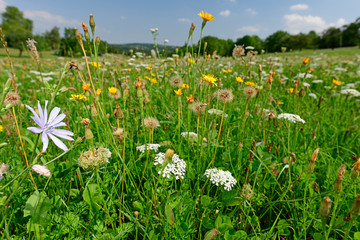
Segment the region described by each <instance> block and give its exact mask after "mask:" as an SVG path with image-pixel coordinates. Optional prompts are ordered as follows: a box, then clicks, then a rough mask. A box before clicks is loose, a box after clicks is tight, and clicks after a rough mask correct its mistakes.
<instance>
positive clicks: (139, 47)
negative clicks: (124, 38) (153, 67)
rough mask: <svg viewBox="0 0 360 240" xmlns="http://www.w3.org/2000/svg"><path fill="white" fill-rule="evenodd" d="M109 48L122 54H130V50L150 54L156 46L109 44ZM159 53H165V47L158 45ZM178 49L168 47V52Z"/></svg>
mask: <svg viewBox="0 0 360 240" xmlns="http://www.w3.org/2000/svg"><path fill="white" fill-rule="evenodd" d="M109 46H111V47H114V48H117V49H119V50H120V52H122V53H128V52H129V50H130V49H132V50H134V53H135V52H150V51H151V49H155V48H154V44H152V43H126V44H109ZM158 48H159V51H163V50H164V49H165V46H164V45H158ZM175 48H177V46H167V50H168V52H172V51H174V50H175Z"/></svg>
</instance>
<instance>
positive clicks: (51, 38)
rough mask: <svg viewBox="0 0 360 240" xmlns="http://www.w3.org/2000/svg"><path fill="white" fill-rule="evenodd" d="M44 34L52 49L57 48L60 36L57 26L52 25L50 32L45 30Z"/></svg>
mask: <svg viewBox="0 0 360 240" xmlns="http://www.w3.org/2000/svg"><path fill="white" fill-rule="evenodd" d="M44 36H45V39H46V40H47V42H48V44H49V45H50V47H51V49H52V50H56V49H59V47H60V40H61V38H60V29H59V28H58V27H53V29H51V30H50V32H49V31H46V32H45V34H44Z"/></svg>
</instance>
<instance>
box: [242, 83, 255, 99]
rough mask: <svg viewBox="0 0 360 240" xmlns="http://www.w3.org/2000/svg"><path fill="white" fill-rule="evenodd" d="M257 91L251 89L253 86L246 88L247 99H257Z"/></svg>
mask: <svg viewBox="0 0 360 240" xmlns="http://www.w3.org/2000/svg"><path fill="white" fill-rule="evenodd" d="M256 93H257V91H256V89H255V88H254V87H251V86H247V87H245V88H244V95H245V96H246V97H248V98H249V97H255V96H256Z"/></svg>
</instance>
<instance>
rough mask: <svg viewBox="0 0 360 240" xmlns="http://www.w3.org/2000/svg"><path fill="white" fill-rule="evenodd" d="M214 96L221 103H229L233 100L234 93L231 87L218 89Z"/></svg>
mask: <svg viewBox="0 0 360 240" xmlns="http://www.w3.org/2000/svg"><path fill="white" fill-rule="evenodd" d="M216 98H217V99H218V100H220V101H221V102H223V103H229V102H232V100H234V94H233V93H232V90H231V89H220V90H218V91H217V92H216Z"/></svg>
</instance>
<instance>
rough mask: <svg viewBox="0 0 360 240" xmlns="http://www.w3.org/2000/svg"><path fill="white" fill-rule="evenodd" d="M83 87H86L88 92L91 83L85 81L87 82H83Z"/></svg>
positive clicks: (85, 89)
mask: <svg viewBox="0 0 360 240" xmlns="http://www.w3.org/2000/svg"><path fill="white" fill-rule="evenodd" d="M82 89H84V91H85V92H86V91H89V89H90V83H85V84H83V85H82Z"/></svg>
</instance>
